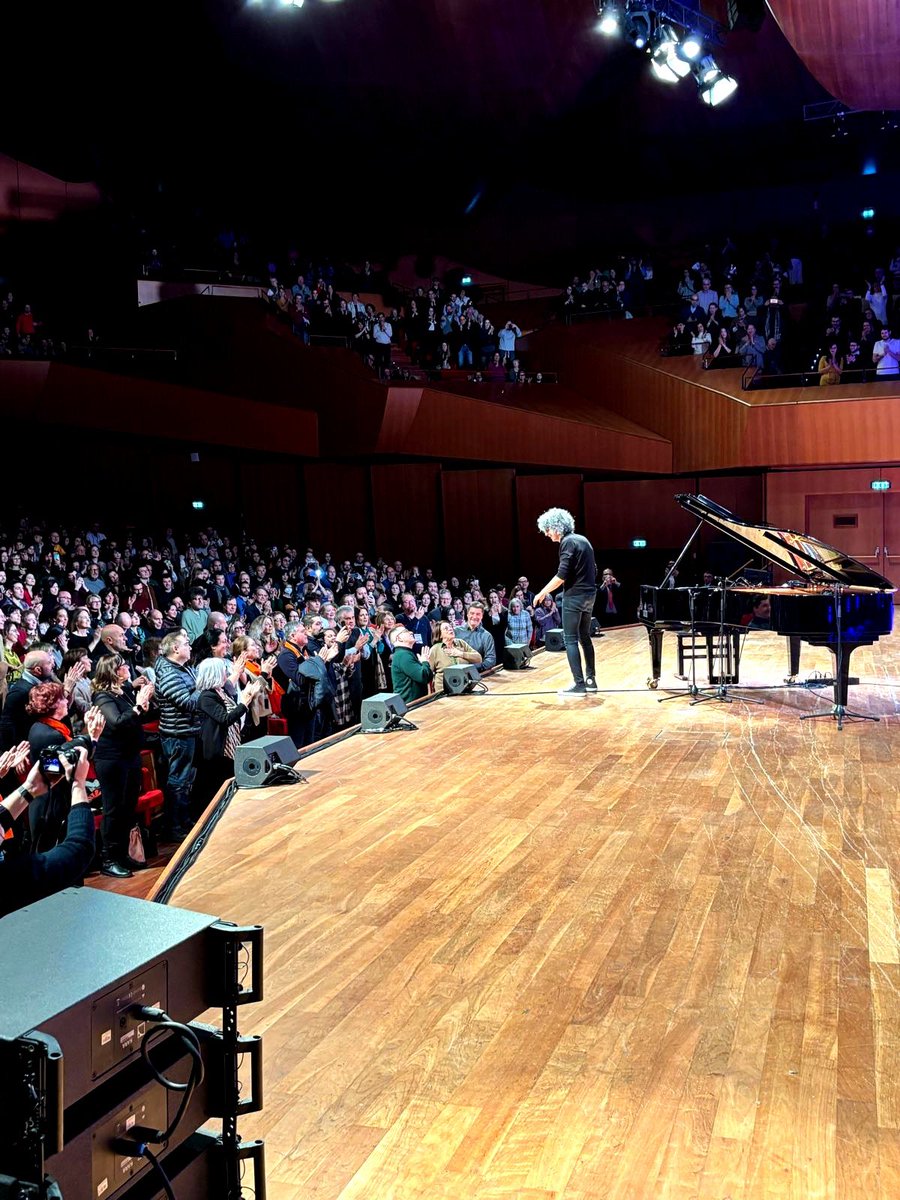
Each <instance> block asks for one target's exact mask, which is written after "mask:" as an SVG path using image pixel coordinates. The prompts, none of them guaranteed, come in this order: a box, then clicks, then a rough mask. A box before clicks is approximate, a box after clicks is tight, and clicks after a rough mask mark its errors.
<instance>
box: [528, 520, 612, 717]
mask: <svg viewBox="0 0 900 1200" xmlns="http://www.w3.org/2000/svg"><path fill="white" fill-rule="evenodd" d="M537 526H538V529H539V530H540V531H541V533H543V534H544V535H545V536H546V537H548V538H549V539H550V541H551V542H556V543H557V545H558V546H559V566H558V567H557V568H556V574H555V575H554V576H553V578H552V579H551V580H550V582H549V583H548V584H547V585H546V586H545V587H543V588H541V590H540V591H539V592H538V593H537V595H536V596H535V598H534V604H535V607H536V608H537V607H538V606H539V605H540V604H541V603H542V602H543V599H544V597H545V596H546V595H547V594H548V593H550V592H555V591H556V589H557V588H560V587H564V588H565V591H564V593H563V614H562V622H563V643H564V645H565V647H566V657H567V659H568V660H569V669H570V670H571V672H572V679H573V683H572V685H571V687H567V688H560V689H559V694H560V695H561V696H583V695H584V694H585V693H586V692H596V690H597V680H596V667H595V663H594V644H593V642H592V641H591V615H592V613H593V611H594V601H595V600H596V598H597V564H596V562H595V560H594V548H593V546H592V545H591V543H590V542H589V541H588V539H587V538H586V537H585V536H584V535H583V534H580V533H576V532H575V518H574V517H573V516H572V514H571V513H570V512H567V511H566V509H564V508H548V509H547V511H546V512H545V513H541V515H540V516H539V517H538V521H537ZM582 653H583V654H584V666H583V667H582V662H581V654H582Z"/></svg>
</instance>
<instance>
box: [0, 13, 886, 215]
mask: <svg viewBox="0 0 900 1200" xmlns="http://www.w3.org/2000/svg"><path fill="white" fill-rule="evenodd" d="M796 2H797V0H794V3H796ZM859 2H860V3H868V2H869V0H859ZM803 3H804V4H811V3H825V4H828V3H831V4H834V3H838V0H803ZM703 7H704V10H705V11H706V12H707V13H708V14H710V15H717V16H724V9H725V0H705V2H704V5H703ZM4 24H5V26H6V30H5V37H4V42H5V46H6V49H7V58H8V59H9V61H7V62H6V63H4V64H2V70H0V88H2V89H3V90H4V91H7V90H8V95H7V97H6V103H5V105H4V108H5V111H6V113H7V115H8V116H11V117H12V118H13V119H12V120H11V121H8V122H6V123H5V126H0V130H2V131H0V151H6V152H7V153H12V154H14V155H18V156H20V157H22V158H23V159H26V160H27V161H30V162H32V163H34V164H36V165H38V166H41V167H43V168H45V169H47V170H50V171H52V172H53V173H56V174H60V175H62V176H64V177H67V178H70V179H90V178H95V179H97V180H98V181H99V182H100V183H101V185H103V186H104V187H105V188H106V189H107V191H108V192H109V194H111V195H112V196H113V197H117V198H118V199H120V200H122V201H128V200H129V199H130V198H132V197H134V196H135V195H143V196H146V195H148V194H153V193H154V192H156V193H157V194H160V193H162V194H168V195H169V196H176V197H178V196H180V197H181V198H182V199H183V200H186V201H187V202H189V203H191V204H194V205H198V204H200V205H203V206H204V209H205V210H206V211H207V212H209V211H213V212H215V211H217V210H218V211H219V213H220V214H222V215H224V214H225V212H226V211H227V209H228V207H229V205H232V204H234V203H240V204H242V205H244V206H245V208H246V210H248V211H249V210H253V209H256V211H257V212H258V211H260V210H264V211H266V212H267V213H270V214H272V218H273V220H277V219H278V218H284V216H285V214H289V213H290V214H298V213H302V214H303V216H302V219H304V220H316V221H319V220H328V219H334V220H336V221H340V222H342V224H343V226H344V227H345V228H346V227H347V222H350V223H351V227H352V225H353V224H355V223H359V225H360V228H361V229H364V228H365V226H366V224H367V223H373V222H374V223H377V224H382V223H386V224H388V225H391V224H393V225H394V226H396V227H397V228H403V225H404V222H412V223H413V224H416V223H417V222H418V223H419V224H427V223H428V222H431V223H433V224H434V225H440V223H441V222H448V221H451V222H452V221H454V220H455V221H459V220H461V219H462V214H463V213H464V212H465V210H466V208H467V207H468V206H469V205H470V204H472V203H473V201H474V202H475V203H474V205H473V211H476V212H477V211H478V204H479V203H480V204H481V205H482V206H485V205H490V204H491V202H492V201H493V200H495V199H496V197H497V196H498V195H501V194H503V193H504V192H507V191H508V190H509V189H510V188H511V187H513V186H515V185H518V186H522V187H525V188H543V189H546V190H548V191H554V192H560V193H566V194H569V195H573V196H576V197H577V196H581V197H590V198H593V199H595V200H596V199H603V198H610V199H615V200H616V201H622V200H626V201H627V200H628V199H629V198H631V197H644V196H646V194H647V191H648V187H651V186H652V187H653V188H654V189H656V191H657V193H662V194H666V193H670V192H675V191H678V190H679V189H683V188H684V187H685V186H686V185H688V186H691V187H693V188H695V189H696V190H698V191H702V192H704V193H708V194H714V193H716V192H719V191H722V190H727V189H740V188H743V187H746V186H749V185H750V184H752V183H760V182H766V181H778V182H792V181H794V180H800V181H803V180H807V181H808V180H815V179H816V178H817V176H821V175H822V173H823V172H827V173H831V174H833V173H834V172H835V171H836V170H839V169H845V170H846V171H847V172H849V173H852V172H853V171H854V170H855V171H857V173H858V166H857V163H858V161H859V159H860V158H861V157H862V155H863V154H864V153H865V152H866V147H865V146H862V145H860V144H858V139H857V138H853V139H847V140H845V142H844V143H841V144H836V143H834V142H830V141H829V140H828V138H827V126H826V125H825V124H824V123H823V124H821V125H815V126H813V125H809V124H806V125H804V122H803V120H802V106H803V104H804V103H809V102H816V101H821V100H826V99H828V98H829V96H828V93H827V92H826V91H825V90H824V89H823V87H822V86H821V85H820V84H819V83H817V82H816V80H815V79H813V77H812V76H811V75H810V74H809V72H808V71H807V69H806V68H805V66H804V65H803V64H802V62H801V61H800V59H799V58H798V56H797V55H796V54H795V52H794V51H793V50H792V49H791V46H790V45H789V44H788V42H787V41H786V39H785V37H784V35H783V34H782V32H781V31H780V29H779V27H778V26H777V25H776V23H775V21H774V19H773V18H772V16H771V15H770V14H767V15H766V17H765V19H764V21H763V24H762V27H761V29H760V30H759V32H756V33H754V32H751V31H748V30H740V31H735V32H732V33H730V34H729V35H728V36H727V41H726V43H725V45H723V46H722V47H721V48H720V49H719V50H718V51H717V57H718V58H719V60H720V62H721V64H722V65H723V66H724V67H725V68H726V69H728V70H729V71H731V72H732V73H733V74H734V75H736V76H737V77H738V79H739V82H740V90H739V91H738V93H737V94H736V96H735V97H733V98H732V99H731V101H729V103H728V104H727V105H726V106H724V107H722V108H720V109H716V110H709V109H707V108H706V107H705V106H703V105H701V104H700V102H699V100H698V99H697V96H696V91H695V89H694V87H693V85H692V84H691V82H690V81H689V80H686V81H684V82H682V83H681V84H680V85H679V86H678V87H677V88H669V87H667V86H666V85H663V84H659V83H657V82H656V81H655V80H654V79H653V78H652V77H651V75H650V72H649V70H648V67H647V62H646V60H645V59H644V58H643V57H642V56H640V55H639V54H638V53H637V52H636V51H634V50H632V49H630V48H629V47H627V46H624V45H622V44H613V43H611V42H610V41H609V40H608V39H604V38H603V37H602V36H600V35H599V34H597V33H596V31H595V24H596V20H595V17H594V14H593V10H592V6H591V3H590V0H490V2H489V0H378V2H373V0H339V2H336V3H326V2H325V0H307V2H306V4H305V6H304V7H303V8H302V9H299V10H298V9H283V10H276V11H265V10H264V9H263V7H261V6H260V5H252V4H248V3H247V0H194V2H191V3H188V2H186V0H179V2H177V3H173V2H172V0H169V2H167V3H166V2H164V3H158V4H151V5H143V6H140V7H138V8H135V7H134V6H132V5H124V4H116V5H112V4H109V3H104V2H102V0H101V2H100V3H97V4H91V5H67V6H55V7H54V8H53V9H52V16H51V12H50V10H48V9H47V8H46V7H45V6H42V5H34V4H20V5H17V6H14V7H13V9H12V10H11V11H10V12H9V13H8V14H6V16H5V18H4ZM11 27H12V31H13V36H10V28H11ZM13 47H20V48H22V49H23V52H22V53H17V54H15V55H10V54H9V50H10V49H11V48H13ZM860 128H862V126H860ZM865 136H866V137H868V136H870V135H869V134H866V135H865ZM872 136H874V135H872ZM898 137H900V135H898ZM892 153H893V156H894V158H895V159H896V156H897V151H896V146H894V147H893V149H892Z"/></svg>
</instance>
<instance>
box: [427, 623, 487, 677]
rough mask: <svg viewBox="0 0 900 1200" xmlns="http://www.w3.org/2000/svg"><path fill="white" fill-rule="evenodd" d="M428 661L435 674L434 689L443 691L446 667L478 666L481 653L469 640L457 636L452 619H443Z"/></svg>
mask: <svg viewBox="0 0 900 1200" xmlns="http://www.w3.org/2000/svg"><path fill="white" fill-rule="evenodd" d="M428 661H429V663H430V665H431V670H432V673H433V675H434V690H435V691H436V692H441V691H443V688H444V669H445V668H446V667H458V666H460V665H462V664H463V663H472V664H474V665H476V666H477V665H478V664H479V663H480V662H481V655H480V654H479V653H478V651H477V650H473V649H472V647H471V646H470V645H469V644H468V642H464V641H462V639H461V638H458V637H457V636H456V630H455V629H454V628H453V625H452V624H451V622H450V621H441V623H440V626H439V629H438V632H437V634H436V635H435V641H434V645H433V646H432V647H431V651H430V653H429V656H428Z"/></svg>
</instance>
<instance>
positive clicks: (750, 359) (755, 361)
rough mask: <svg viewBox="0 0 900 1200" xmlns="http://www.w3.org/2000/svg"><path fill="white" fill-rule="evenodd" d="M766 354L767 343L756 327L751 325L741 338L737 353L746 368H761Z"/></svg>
mask: <svg viewBox="0 0 900 1200" xmlns="http://www.w3.org/2000/svg"><path fill="white" fill-rule="evenodd" d="M765 352H766V343H765V342H764V341H763V339H762V338H761V337H760V336H759V334H758V333H757V332H756V326H755V325H753V324H749V325H748V326H747V332H746V333H745V334H744V336H743V338H741V340H740V342H738V345H737V347H736V350H735V353H736V354H737V355H738V357H739V358H740V360H741V362H742V364H743V365H744V366H745V367H756V368H759V367H761V366H762V365H763V356H764V355H765Z"/></svg>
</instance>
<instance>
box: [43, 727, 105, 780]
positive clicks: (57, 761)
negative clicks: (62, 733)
mask: <svg viewBox="0 0 900 1200" xmlns="http://www.w3.org/2000/svg"><path fill="white" fill-rule="evenodd" d="M81 749H84V750H86V751H87V755H88V758H90V757H91V755H92V754H93V751H94V743H93V742H92V741H91V739H90V738H89V737H88V736H87V734H85V733H80V734H79V735H78V736H77V737H73V738H72V740H71V741H69V742H63V744H62V745H61V746H47V747H46V748H45V749H44V750H42V751H41V753H40V756H39V760H40V764H41V771H42V772H43V773H44V774H45V775H47V776H48V777H49V778H51V779H54V778H56V777H57V776H59V775H63V774H65V767H64V764H65V763H67V762H70V763H76V762H78V751H79V750H81Z"/></svg>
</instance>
